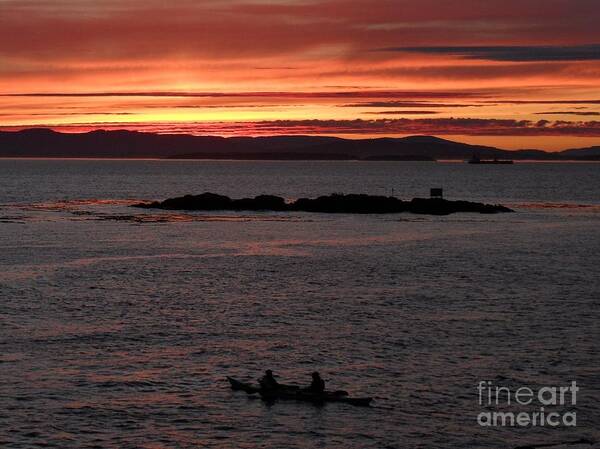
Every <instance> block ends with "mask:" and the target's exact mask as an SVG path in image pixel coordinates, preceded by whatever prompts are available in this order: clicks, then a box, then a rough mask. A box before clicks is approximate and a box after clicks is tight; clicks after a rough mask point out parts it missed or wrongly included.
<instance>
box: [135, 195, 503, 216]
mask: <svg viewBox="0 0 600 449" xmlns="http://www.w3.org/2000/svg"><path fill="white" fill-rule="evenodd" d="M133 207H141V208H144V209H166V210H234V211H242V210H251V211H278V212H279V211H297V212H321V213H346V214H390V213H399V212H412V213H414V214H429V215H448V214H452V213H455V212H476V213H481V214H494V213H498V212H513V211H512V210H511V209H509V208H507V207H504V206H501V205H491V204H484V203H474V202H470V201H448V200H444V199H441V198H414V199H412V200H411V201H402V200H400V199H398V198H395V197H392V196H379V195H365V194H350V195H343V194H332V195H328V196H320V197H318V198H299V199H297V200H296V201H294V202H292V203H286V202H285V200H284V199H283V198H281V197H279V196H274V195H259V196H257V197H254V198H241V199H236V200H232V199H231V198H229V197H227V196H223V195H217V194H214V193H209V192H206V193H202V194H200V195H185V196H182V197H177V198H169V199H167V200H165V201H162V202H157V201H155V202H152V203H140V204H134V205H133Z"/></svg>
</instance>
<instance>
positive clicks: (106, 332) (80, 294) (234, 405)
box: [0, 160, 600, 449]
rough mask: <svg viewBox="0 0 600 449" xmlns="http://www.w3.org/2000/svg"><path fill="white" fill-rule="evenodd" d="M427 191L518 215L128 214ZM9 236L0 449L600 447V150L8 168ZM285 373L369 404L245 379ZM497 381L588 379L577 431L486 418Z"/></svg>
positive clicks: (12, 164)
mask: <svg viewBox="0 0 600 449" xmlns="http://www.w3.org/2000/svg"><path fill="white" fill-rule="evenodd" d="M430 187H443V188H444V190H445V193H446V197H448V198H451V199H465V200H477V201H484V202H491V203H496V202H498V203H502V204H505V205H509V206H511V207H514V208H515V209H516V210H517V213H515V214H502V215H490V216H485V215H474V214H460V215H451V216H447V217H430V216H417V215H411V214H399V215H369V216H354V215H325V214H310V213H297V214H291V215H289V214H278V213H216V212H215V213H170V212H165V211H148V210H137V209H132V208H129V207H128V205H129V204H131V203H132V202H134V201H138V200H147V199H163V198H166V197H169V196H173V195H179V194H185V193H201V192H204V191H213V192H216V193H222V194H227V195H230V196H234V197H241V196H248V195H256V194H260V193H270V194H279V195H282V196H284V197H286V198H296V197H299V196H316V195H321V194H329V193H332V192H345V193H351V192H354V193H371V194H390V193H391V192H392V189H393V192H394V194H395V195H397V196H399V197H402V198H407V199H410V198H412V197H414V196H426V195H427V194H428V192H429V188H430ZM0 251H1V254H2V256H1V257H0V265H1V266H0V402H1V404H2V407H0V446H1V447H6V448H31V447H42V446H43V447H56V448H92V447H96V448H105V447H108V448H148V449H150V448H196V447H210V448H259V447H266V448H318V447H331V448H511V447H517V446H519V445H526V444H540V443H557V442H565V441H574V440H579V439H581V438H587V439H592V440H595V441H598V440H600V431H599V430H598V429H599V428H600V393H599V392H600V350H599V349H598V340H599V337H600V326H599V324H598V323H599V319H600V164H593V163H590V164H563V163H519V164H515V165H514V166H470V165H467V164H460V163H406V162H372V163H364V162H362V163H361V162H266V161H265V162H234V161H231V162H229V161H219V162H200V161H198V162H196V161H185V162H184V161H90V160H88V161H84V160H78V161H74V160H62V161H61V160H55V161H49V160H0ZM266 368H271V369H273V370H274V371H275V372H276V373H277V374H279V375H280V376H281V377H280V380H282V381H285V382H289V383H293V382H297V383H304V382H308V381H309V374H310V372H312V371H313V370H315V369H316V370H319V371H320V372H321V373H322V375H323V377H324V378H325V379H326V380H327V382H328V386H330V387H331V388H332V389H345V390H349V391H350V392H351V393H352V394H353V395H355V396H372V397H374V398H375V402H374V406H373V407H372V408H370V409H362V408H353V407H351V406H348V405H344V404H327V405H325V406H323V407H317V406H314V405H310V404H304V403H293V402H278V403H275V404H273V405H266V404H264V403H263V402H262V401H260V400H252V399H248V398H247V397H246V395H245V394H243V393H241V394H239V393H235V392H232V391H231V390H229V389H228V385H227V384H226V382H225V376H226V375H233V376H235V377H239V378H242V379H255V378H256V377H258V376H259V375H260V373H261V371H262V370H263V369H266ZM482 380H486V381H487V380H490V381H492V382H494V383H495V384H498V385H503V386H508V387H511V388H518V387H520V386H527V387H530V388H532V389H536V388H540V387H543V386H562V385H569V384H570V383H571V381H576V382H577V385H578V386H579V387H580V391H579V394H578V396H577V403H576V404H575V405H571V406H570V407H569V410H572V411H575V412H576V413H577V426H576V427H564V426H560V427H548V426H545V427H539V426H538V427H531V426H530V427H526V428H520V427H503V426H498V427H481V426H479V425H478V423H477V415H478V414H479V413H480V412H482V411H484V410H485V408H484V407H482V406H481V405H479V403H478V393H477V385H478V383H479V382H480V381H482ZM557 447H560V446H557ZM569 447H575V446H569ZM584 447H590V446H584Z"/></svg>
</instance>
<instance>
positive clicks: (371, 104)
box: [339, 101, 485, 108]
mask: <svg viewBox="0 0 600 449" xmlns="http://www.w3.org/2000/svg"><path fill="white" fill-rule="evenodd" d="M482 106H485V105H483V104H462V103H428V102H425V101H366V102H364V103H349V104H342V105H339V107H342V108H423V107H425V108H477V107H482Z"/></svg>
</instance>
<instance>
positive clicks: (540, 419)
mask: <svg viewBox="0 0 600 449" xmlns="http://www.w3.org/2000/svg"><path fill="white" fill-rule="evenodd" d="M477 391H478V393H479V405H480V406H482V407H485V408H486V409H488V410H487V411H482V412H481V413H479V415H477V423H478V424H479V425H480V426H483V427H491V426H519V427H526V426H532V427H533V426H536V427H537V426H550V427H558V426H567V427H574V426H576V425H577V413H576V412H575V411H572V410H569V409H570V408H571V407H573V406H575V405H576V404H577V392H578V391H579V387H578V386H577V382H575V381H572V382H571V385H569V386H559V387H541V388H539V389H532V388H529V387H519V388H516V389H515V388H512V389H511V388H509V387H501V386H498V385H493V384H492V382H491V381H481V382H479V385H478V386H477ZM514 408H517V409H520V410H517V411H513V410H510V411H508V409H514ZM523 408H527V410H526V411H525V410H523ZM490 409H491V410H490ZM494 409H496V410H494Z"/></svg>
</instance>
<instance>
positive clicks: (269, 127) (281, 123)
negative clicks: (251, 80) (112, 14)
mask: <svg viewBox="0 0 600 449" xmlns="http://www.w3.org/2000/svg"><path fill="white" fill-rule="evenodd" d="M40 126H42V125H40ZM10 128H11V129H14V128H18V127H16V126H11V127H10ZM21 128H23V127H21ZM53 128H54V129H57V130H61V129H62V130H71V131H72V130H78V131H82V130H92V129H131V130H138V131H147V132H157V133H185V134H195V135H220V136H265V135H291V134H294V135H296V134H312V135H315V134H323V135H328V134H333V135H336V134H337V135H339V134H356V135H407V134H428V135H442V136H443V135H468V136H579V137H600V121H580V122H576V121H564V120H557V121H549V120H538V121H530V120H511V119H484V118H418V119H417V118H415V119H409V118H398V119H389V118H388V119H383V118H382V119H375V120H362V119H356V120H273V121H255V122H196V123H128V124H124V123H95V124H94V123H92V124H90V123H87V124H73V125H68V126H54V127H53Z"/></svg>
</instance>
